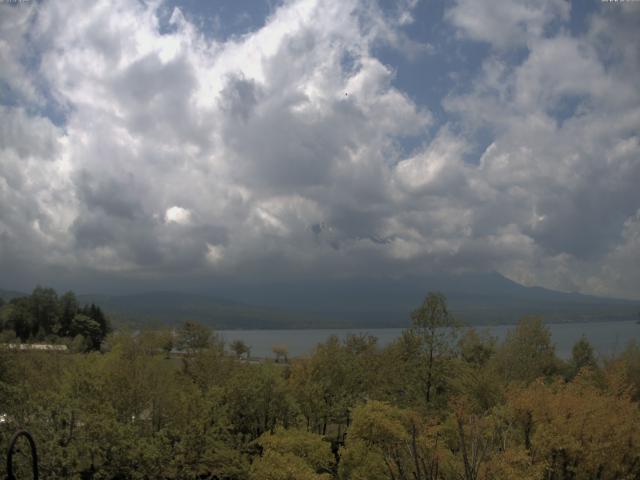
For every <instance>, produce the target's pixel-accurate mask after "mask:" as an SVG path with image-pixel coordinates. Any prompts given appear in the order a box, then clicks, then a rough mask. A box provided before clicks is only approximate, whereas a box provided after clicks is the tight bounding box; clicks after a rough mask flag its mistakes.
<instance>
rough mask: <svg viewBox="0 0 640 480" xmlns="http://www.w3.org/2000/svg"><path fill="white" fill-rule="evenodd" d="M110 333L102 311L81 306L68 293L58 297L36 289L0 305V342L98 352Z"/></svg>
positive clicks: (95, 306) (41, 289) (74, 296)
mask: <svg viewBox="0 0 640 480" xmlns="http://www.w3.org/2000/svg"><path fill="white" fill-rule="evenodd" d="M110 331H111V325H110V322H109V319H108V318H107V316H106V315H105V313H104V312H103V311H102V309H101V308H100V307H99V306H97V305H95V304H93V303H92V304H90V305H80V303H79V302H78V299H77V297H76V295H75V294H74V293H73V292H71V291H70V292H66V293H65V294H63V295H61V296H58V294H57V293H56V291H55V290H54V289H53V288H44V287H40V286H38V287H36V288H35V289H34V290H33V292H32V293H31V295H27V296H20V297H15V298H12V299H11V300H9V301H8V302H4V301H1V302H0V343H11V342H16V341H21V342H31V341H43V342H51V343H60V342H62V343H67V344H69V346H72V347H73V348H74V349H75V350H76V351H85V350H98V349H99V348H100V345H101V344H102V341H103V340H104V339H105V337H106V336H107V334H108V333H109V332H110Z"/></svg>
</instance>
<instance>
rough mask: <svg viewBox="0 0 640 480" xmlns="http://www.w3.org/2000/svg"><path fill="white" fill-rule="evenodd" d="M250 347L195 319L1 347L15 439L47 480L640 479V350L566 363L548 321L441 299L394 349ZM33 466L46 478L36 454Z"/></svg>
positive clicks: (584, 354) (2, 426)
mask: <svg viewBox="0 0 640 480" xmlns="http://www.w3.org/2000/svg"><path fill="white" fill-rule="evenodd" d="M35 293H37V295H35V297H36V298H42V297H43V296H44V298H50V299H52V298H55V297H54V296H53V295H52V294H51V292H42V291H40V290H38V291H37V292H35ZM43 293H44V294H47V295H43ZM63 297H64V296H63ZM65 298H66V299H67V300H69V299H71V298H72V297H71V296H66V297H65ZM37 301H39V300H36V302H37ZM22 302H25V300H22V301H20V302H19V304H22ZM57 302H58V303H57V305H58V310H57V312H58V316H57V317H54V318H48V317H47V318H48V319H47V320H46V321H45V323H42V324H38V325H39V329H37V330H36V331H35V334H36V335H38V332H40V331H41V330H40V329H43V330H44V332H45V335H46V331H47V330H46V328H47V327H45V326H46V325H49V326H50V327H49V328H50V331H51V332H53V331H54V326H55V325H60V327H57V328H58V331H60V329H61V328H63V327H62V325H63V320H62V318H64V313H62V312H64V309H60V305H69V302H67V303H64V302H61V299H58V300H57ZM53 304H54V303H53V302H52V303H51V305H53ZM9 305H12V306H15V305H16V302H14V303H11V302H10V303H9ZM31 305H33V304H31ZM3 308H5V307H3ZM25 308H26V307H25ZM96 308H97V307H96ZM71 310H72V311H74V315H73V317H71V318H72V322H71V323H68V324H65V325H67V327H65V328H68V329H71V328H72V325H73V324H74V322H73V319H77V318H78V316H84V317H87V318H92V317H90V313H91V307H89V308H88V309H87V307H82V309H81V308H80V307H77V309H75V310H74V309H71ZM37 311H38V310H37V309H34V307H33V306H32V307H31V309H30V310H28V312H29V314H30V315H33V318H37V317H36V313H34V312H37ZM81 311H82V313H81ZM85 312H88V313H85ZM66 318H69V317H66ZM82 321H85V320H82ZM75 323H80V324H81V323H82V322H79V321H76V322H75ZM70 331H71V330H64V332H70ZM30 332H31V333H30V334H33V330H30ZM174 347H178V348H179V350H177V349H175V348H174ZM246 348H247V347H246V345H243V344H240V343H238V342H235V343H233V344H232V345H231V348H230V349H228V350H227V349H225V345H224V344H223V342H222V341H221V340H220V338H219V337H218V336H217V335H216V334H215V332H212V331H211V330H209V329H208V328H207V327H205V326H203V325H199V324H197V323H195V322H189V323H185V324H184V325H183V326H182V327H181V328H179V329H177V330H176V331H169V330H146V331H142V332H136V333H129V332H123V331H115V332H112V333H110V334H108V335H107V337H106V339H105V341H104V342H103V346H102V349H101V351H93V352H89V353H76V354H63V353H53V352H26V353H21V354H16V353H13V352H9V351H1V350H0V418H1V419H2V420H1V421H0V443H1V444H2V445H6V444H7V442H8V439H9V437H10V436H11V435H12V434H13V432H14V431H15V430H16V429H17V428H19V427H22V428H27V429H28V430H29V431H31V432H32V433H33V435H34V437H35V438H36V441H37V444H38V448H39V457H40V469H41V474H42V478H52V479H53V478H65V479H113V480H115V479H129V478H132V479H152V478H153V479H155V478H162V479H176V480H177V479H196V478H198V479H227V480H231V479H237V480H294V479H295V480H305V479H308V480H331V479H339V480H387V479H388V480H459V479H463V480H485V479H486V480H488V479H496V480H503V479H504V480H511V479H516V478H517V479H531V480H533V479H540V480H542V479H558V480H559V479H562V480H569V479H583V478H584V479H586V478H601V479H619V478H637V477H638V476H639V475H640V432H639V431H638V430H637V428H636V425H638V424H640V410H639V409H638V401H639V400H640V373H639V372H640V347H638V345H635V344H630V345H629V346H628V347H627V348H626V349H625V350H624V351H623V352H621V353H619V354H618V355H614V356H610V357H596V355H595V354H594V352H593V348H592V347H591V345H590V344H589V342H588V341H587V340H586V339H581V340H580V341H579V342H577V343H576V345H575V347H574V349H573V354H572V357H571V358H569V359H567V360H562V359H560V358H558V357H557V356H556V354H555V348H554V345H553V343H552V342H551V337H550V334H549V330H548V329H547V328H546V327H545V325H544V324H543V323H542V321H541V320H540V319H537V318H534V317H528V318H524V319H522V320H521V321H520V323H519V324H518V325H517V326H516V327H514V328H513V329H512V330H511V331H510V333H509V334H508V335H507V337H506V339H505V340H504V341H503V342H497V340H496V339H495V338H492V337H490V336H487V335H483V334H480V333H478V332H476V331H474V330H473V329H467V328H461V327H460V326H459V325H457V323H456V322H455V319H453V318H452V317H451V315H450V314H449V313H448V310H447V308H446V302H445V299H444V297H443V296H441V295H438V294H430V295H428V296H427V298H426V299H425V301H424V303H423V304H422V305H421V306H419V308H418V309H416V310H415V312H414V313H413V315H412V321H411V324H410V325H409V326H408V328H407V329H406V330H405V332H404V334H403V335H402V336H401V337H400V338H398V339H397V340H396V341H395V342H393V343H391V344H389V345H388V346H386V347H384V348H383V347H381V346H379V345H378V341H377V339H376V338H375V337H372V336H366V335H352V336H349V337H347V338H345V339H339V338H337V337H330V338H329V339H328V340H327V341H326V342H324V343H321V344H319V345H318V346H317V347H316V348H315V350H314V351H313V353H312V354H310V355H308V356H305V357H300V358H286V357H285V356H284V354H282V349H283V348H284V346H278V348H277V349H274V354H276V355H277V356H278V360H279V361H278V362H276V361H271V360H264V361H256V360H254V359H251V358H250V357H249V355H248V353H247V350H246ZM278 353H280V354H279V355H278ZM0 468H2V467H0ZM18 468H19V469H22V470H21V471H22V472H24V471H26V470H28V467H27V466H26V459H25V458H21V457H20V458H18ZM0 475H4V472H2V471H1V470H0Z"/></svg>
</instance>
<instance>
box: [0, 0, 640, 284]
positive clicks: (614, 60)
mask: <svg viewBox="0 0 640 480" xmlns="http://www.w3.org/2000/svg"><path fill="white" fill-rule="evenodd" d="M163 8H165V5H164V4H163V3H162V2H147V3H139V2H138V3H130V2H124V1H122V2H116V3H115V4H112V3H111V2H85V1H81V0H74V1H69V2H63V3H60V2H46V3H43V4H37V5H35V4H34V5H33V6H31V7H29V8H24V9H23V8H11V9H8V10H7V16H6V17H3V19H2V20H1V21H0V28H1V29H2V30H1V32H2V36H1V38H0V66H2V67H3V68H1V69H0V72H1V73H0V83H1V85H0V87H1V88H2V89H3V90H2V92H4V91H7V92H9V93H10V95H9V96H3V97H2V98H3V100H2V103H3V106H2V107H1V108H0V202H1V204H2V206H3V207H2V208H0V265H1V266H2V268H3V269H4V271H5V272H15V273H16V275H18V274H20V275H22V277H21V278H30V279H31V281H32V282H33V281H34V280H33V279H38V281H42V279H45V278H47V276H48V278H51V279H55V278H58V277H59V275H60V272H61V271H64V272H66V273H65V275H66V277H65V278H69V279H71V280H72V279H73V278H80V277H81V276H82V278H87V277H91V276H92V275H93V276H95V277H96V278H98V277H99V278H110V279H111V281H112V282H113V283H116V282H119V281H123V280H126V281H131V282H134V281H152V280H153V281H158V282H159V281H161V280H158V279H163V280H162V281H166V282H169V283H170V282H172V279H175V278H181V279H185V278H190V279H191V281H193V282H197V281H199V280H198V279H205V280H203V281H206V279H207V278H212V277H216V278H221V277H224V276H226V277H227V278H232V277H233V278H236V279H239V280H238V281H240V280H242V278H247V279H250V278H256V277H260V276H264V275H265V272H269V274H268V275H269V277H270V278H272V277H273V278H274V277H278V278H280V279H281V280H282V281H286V280H287V279H291V278H294V277H295V278H298V277H299V276H304V275H307V276H309V275H314V276H317V277H321V278H325V279H330V278H333V277H335V276H343V277H344V276H349V275H353V276H359V277H366V276H385V275H386V276H394V277H398V276H402V275H408V274H415V273H421V272H427V271H433V270H448V271H489V270H498V271H500V272H502V273H504V274H507V275H509V276H511V277H512V278H515V279H517V280H520V281H523V282H525V283H528V284H543V285H546V286H549V287H554V288H563V289H570V290H580V291H585V292H594V293H606V294H609V295H625V296H637V295H638V293H637V292H633V291H632V289H631V288H629V287H628V286H627V285H629V284H630V282H632V281H634V280H635V279H636V278H637V272H638V269H637V267H635V266H634V263H633V261H632V258H633V255H634V254H636V253H637V252H636V251H637V248H636V247H637V245H636V243H637V242H636V241H635V240H634V239H635V237H636V236H637V235H635V233H634V232H635V230H637V228H636V227H637V223H638V220H637V215H638V213H637V212H638V208H639V206H640V196H639V195H640V194H639V193H638V192H639V190H638V189H637V183H638V179H640V161H639V159H638V151H639V145H640V137H638V133H637V132H638V131H639V128H638V127H640V108H639V105H640V92H639V91H638V88H637V85H636V84H635V81H634V79H635V78H637V74H638V72H639V71H640V64H639V63H640V62H639V59H638V58H637V52H635V51H634V49H633V48H631V47H630V46H629V45H630V43H631V44H633V38H635V37H634V31H633V27H634V25H635V23H634V21H633V19H634V18H635V19H637V12H636V11H633V10H631V9H629V8H627V7H625V9H623V10H615V11H613V10H611V11H608V10H605V9H604V7H603V8H602V9H601V10H600V11H598V12H595V13H594V14H593V16H592V18H591V19H590V21H589V23H588V24H587V25H586V27H587V28H586V30H585V31H584V32H583V33H579V34H572V33H570V32H569V30H568V29H567V28H565V27H564V24H565V23H566V22H567V21H568V18H569V14H570V12H569V5H568V3H567V2H564V1H550V2H543V3H538V2H522V1H506V2H500V3H499V4H496V3H495V2H490V1H486V2H467V1H458V2H456V3H455V4H454V5H453V6H451V7H448V8H447V9H446V12H445V14H444V16H443V18H442V22H445V23H443V24H442V25H443V28H444V27H447V28H449V29H450V30H449V31H448V33H447V34H448V35H450V37H451V41H454V42H458V41H460V39H464V40H463V42H467V43H468V42H469V41H471V42H481V43H482V44H483V45H485V46H486V55H485V56H484V57H483V59H482V61H481V62H480V63H481V66H480V68H479V70H478V71H474V72H472V76H471V77H469V78H468V79H467V81H466V82H463V83H460V84H459V85H457V86H456V87H455V88H454V87H452V88H451V89H450V91H449V92H448V93H447V94H446V95H445V96H444V97H442V98H438V99H437V103H438V105H437V109H438V110H441V113H439V114H438V115H435V114H433V113H432V112H431V111H430V110H429V108H428V107H427V105H423V104H418V103H417V101H416V100H415V95H413V93H414V92H407V91H402V90H400V89H399V87H398V86H397V85H398V82H397V81H396V80H397V76H398V72H397V69H396V67H395V66H394V65H393V64H389V63H385V62H383V61H382V60H381V56H380V55H379V51H380V49H381V48H382V47H384V48H386V49H391V50H394V51H395V52H396V54H397V55H400V56H405V57H409V58H412V59H413V61H414V62H418V60H416V59H418V58H420V55H425V54H427V55H429V56H431V55H437V54H438V52H436V51H435V49H436V47H434V46H433V45H436V44H437V42H430V41H429V39H426V38H419V39H416V38H414V37H412V36H411V35H410V34H409V31H410V27H411V26H412V25H413V24H415V23H416V21H418V20H420V18H416V12H417V11H418V10H417V8H418V5H417V3H416V2H400V3H398V5H397V7H394V8H393V9H392V10H391V11H387V10H385V9H383V8H381V7H379V6H378V5H377V4H376V3H375V2H360V1H357V0H347V1H341V2H336V1H331V0H299V1H290V2H285V3H284V4H282V5H281V6H280V7H278V8H277V9H275V10H274V11H273V12H272V13H271V14H270V15H269V17H267V18H266V19H265V22H264V25H263V26H261V27H260V28H258V29H256V30H254V31H250V32H247V33H243V34H242V35H231V36H228V37H227V38H225V39H222V40H220V39H216V38H213V37H212V36H211V35H206V34H205V33H204V32H202V31H201V30H200V29H199V28H198V27H196V26H195V25H194V24H193V23H191V21H190V20H189V18H192V17H190V16H189V15H184V14H183V13H182V12H181V10H180V9H177V8H176V9H174V10H173V12H172V13H171V15H169V16H166V15H164V14H163V13H162V12H163ZM165 17H167V18H168V19H167V18H165ZM160 18H162V19H163V20H162V21H161V19H160ZM7 19H8V20H7ZM163 22H165V23H167V25H164V24H163ZM10 39H11V41H10ZM440 48H442V47H440ZM29 52H36V53H35V54H33V53H32V54H31V56H29V55H27V53H29ZM483 52H485V50H483ZM514 52H516V53H517V54H515V53H514ZM439 54H441V55H445V54H447V52H439ZM483 55H484V53H483ZM452 58H453V57H452ZM420 74H421V75H423V76H424V78H425V81H427V82H428V80H429V78H430V76H429V72H420ZM17 78H23V80H22V81H20V82H18V81H17V80H16V79H17ZM5 98H9V99H10V101H5V100H4V99H5ZM485 137H486V138H485ZM478 138H485V140H486V142H478ZM405 144H409V145H414V147H412V148H404V145H405ZM634 242H635V243H634ZM20 272H22V273H20ZM25 272H27V273H25ZM271 272H273V274H272V273H271ZM74 276H75V277H74ZM296 276H298V277H296Z"/></svg>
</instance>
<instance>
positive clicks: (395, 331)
mask: <svg viewBox="0 0 640 480" xmlns="http://www.w3.org/2000/svg"><path fill="white" fill-rule="evenodd" d="M547 327H548V328H549V330H550V331H551V336H552V340H553V342H554V343H555V345H556V353H557V354H558V356H560V357H561V358H569V357H570V356H571V348H572V347H573V345H574V343H575V342H577V341H578V340H580V337H582V336H583V335H584V336H585V337H586V338H587V340H589V342H591V345H593V348H594V350H595V351H596V353H598V354H599V355H611V354H614V353H617V352H620V351H622V350H623V349H624V348H625V347H626V345H627V344H628V343H629V342H630V341H631V340H636V341H638V342H640V325H638V324H637V323H636V322H635V321H624V322H621V321H612V322H588V323H548V324H547ZM475 328H476V330H477V331H479V332H481V331H488V332H489V333H490V334H491V335H493V336H495V337H497V338H498V339H499V340H503V339H504V338H505V337H506V334H507V331H509V330H510V329H513V328H514V325H495V326H490V327H485V326H481V327H475ZM402 330H403V329H401V328H371V329H314V330H220V331H219V332H218V333H220V334H221V335H222V337H223V338H224V340H225V342H227V343H229V342H231V341H233V340H242V341H244V342H245V343H246V344H247V345H249V346H250V347H251V356H252V357H272V356H273V352H272V347H273V346H274V345H286V346H287V347H288V349H289V356H291V357H296V356H301V355H307V354H310V353H311V352H312V351H313V348H314V347H315V346H316V345H318V343H322V342H324V341H326V340H327V338H329V337H330V336H331V335H337V336H338V337H339V338H345V337H346V336H347V335H351V334H366V335H373V336H375V337H378V344H379V345H380V346H385V345H387V344H389V343H390V342H392V341H393V340H395V339H396V338H398V337H399V336H400V334H401V333H402Z"/></svg>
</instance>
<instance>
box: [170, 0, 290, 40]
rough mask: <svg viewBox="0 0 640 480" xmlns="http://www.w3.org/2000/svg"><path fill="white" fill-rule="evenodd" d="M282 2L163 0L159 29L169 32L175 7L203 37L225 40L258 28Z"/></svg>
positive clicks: (269, 0) (253, 0) (264, 0)
mask: <svg viewBox="0 0 640 480" xmlns="http://www.w3.org/2000/svg"><path fill="white" fill-rule="evenodd" d="M281 4H282V1H280V0H217V1H207V2H205V1H202V0H165V2H164V4H163V5H162V7H161V9H160V11H159V12H158V18H159V21H160V29H161V32H167V33H168V32H171V31H172V30H173V28H174V27H172V26H171V24H170V23H169V20H170V18H171V15H172V13H173V10H174V8H175V7H178V8H180V10H181V12H182V13H183V15H184V16H185V17H186V18H187V19H188V20H189V21H190V22H192V23H193V24H194V25H195V26H196V27H197V28H198V29H199V30H200V31H201V32H202V33H203V34H204V35H205V37H206V38H209V39H212V40H213V39H215V40H217V41H225V40H228V39H230V38H233V37H235V36H242V35H244V34H247V33H250V32H253V31H255V30H257V29H259V28H261V27H262V26H264V25H265V22H266V20H267V19H268V18H269V16H270V15H271V14H272V13H273V12H274V11H275V9H276V8H277V7H278V6H279V5H281Z"/></svg>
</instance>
